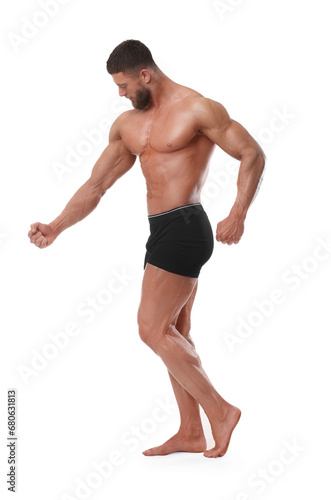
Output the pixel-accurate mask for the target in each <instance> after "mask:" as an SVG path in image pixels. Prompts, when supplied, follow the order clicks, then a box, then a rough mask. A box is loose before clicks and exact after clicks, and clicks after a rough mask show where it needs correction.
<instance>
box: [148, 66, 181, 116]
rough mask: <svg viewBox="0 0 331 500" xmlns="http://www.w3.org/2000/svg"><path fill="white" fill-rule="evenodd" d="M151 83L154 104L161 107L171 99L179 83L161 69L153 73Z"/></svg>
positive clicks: (157, 107)
mask: <svg viewBox="0 0 331 500" xmlns="http://www.w3.org/2000/svg"><path fill="white" fill-rule="evenodd" d="M153 77H154V78H153V83H152V85H151V93H152V106H153V107H155V108H156V109H159V108H160V107H161V106H162V105H163V104H165V103H166V102H168V101H169V99H171V97H172V96H173V92H174V89H175V87H176V86H177V84H176V83H175V82H173V81H172V80H170V78H168V77H167V76H166V75H165V74H164V73H162V71H161V70H159V69H158V70H157V71H156V72H155V73H154V75H153Z"/></svg>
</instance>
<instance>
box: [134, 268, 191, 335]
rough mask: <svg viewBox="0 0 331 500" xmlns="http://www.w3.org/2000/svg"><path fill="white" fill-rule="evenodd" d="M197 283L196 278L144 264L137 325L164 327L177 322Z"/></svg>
mask: <svg viewBox="0 0 331 500" xmlns="http://www.w3.org/2000/svg"><path fill="white" fill-rule="evenodd" d="M196 283H197V278H190V277H187V276H181V275H179V274H175V273H170V272H168V271H165V270H164V269H160V268H158V267H156V266H153V265H152V264H147V266H146V269H145V273H144V278H143V283H142V292H141V300H140V305H139V311H138V322H139V323H140V325H142V326H144V325H145V326H147V327H150V328H157V329H158V330H159V331H166V330H167V329H168V327H169V325H170V324H176V322H177V319H178V316H179V314H180V312H181V310H182V309H183V307H184V305H185V304H186V303H187V301H188V300H189V298H190V296H191V294H192V292H193V290H194V288H195V286H196Z"/></svg>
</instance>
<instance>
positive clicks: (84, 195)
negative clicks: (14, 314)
mask: <svg viewBox="0 0 331 500" xmlns="http://www.w3.org/2000/svg"><path fill="white" fill-rule="evenodd" d="M135 159H136V157H135V156H134V155H132V154H131V153H130V151H128V149H127V148H126V147H125V146H124V144H123V142H122V140H121V136H120V133H119V125H118V119H117V120H116V121H115V122H114V124H113V126H112V128H111V130H110V133H109V144H108V146H107V147H106V149H105V150H104V151H103V153H102V154H101V156H100V158H99V159H98V161H97V162H96V164H95V165H94V167H93V169H92V173H91V176H90V178H89V179H88V180H87V181H86V182H85V184H83V185H82V186H81V187H80V188H79V189H78V191H77V192H76V193H75V194H74V195H73V197H72V198H71V199H70V201H69V202H68V204H67V205H66V207H65V208H64V210H63V212H62V213H61V214H60V215H59V216H58V217H57V218H56V219H54V220H53V221H52V222H51V223H50V224H41V223H40V222H36V223H34V224H31V230H30V231H29V233H28V236H29V238H30V241H31V243H34V244H35V245H36V246H37V247H39V248H45V247H47V246H49V245H50V244H51V243H53V241H54V240H55V238H57V237H58V236H59V234H60V233H62V231H64V230H65V229H67V228H68V227H70V226H72V225H74V224H76V223H77V222H79V221H81V220H82V219H84V218H85V217H86V216H87V215H89V214H90V213H91V212H92V211H93V210H94V209H95V208H96V206H97V205H98V203H99V201H100V200H101V198H102V196H103V195H104V194H105V192H106V191H107V189H109V188H110V187H111V186H112V185H113V184H114V183H115V182H116V181H117V179H119V178H120V177H122V175H124V174H125V173H126V172H127V171H128V170H130V168H131V167H132V166H133V164H134V162H135Z"/></svg>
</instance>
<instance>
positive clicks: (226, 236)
mask: <svg viewBox="0 0 331 500" xmlns="http://www.w3.org/2000/svg"><path fill="white" fill-rule="evenodd" d="M244 220H245V219H244V218H243V217H240V216H238V215H232V214H231V213H230V215H229V216H228V217H226V219H224V220H222V221H221V222H219V223H218V224H217V229H216V240H217V241H221V242H222V243H227V244H228V245H232V243H235V244H236V243H239V240H240V238H241V237H242V235H243V232H244Z"/></svg>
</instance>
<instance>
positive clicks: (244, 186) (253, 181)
mask: <svg viewBox="0 0 331 500" xmlns="http://www.w3.org/2000/svg"><path fill="white" fill-rule="evenodd" d="M264 166H265V156H264V153H263V151H262V150H258V151H256V152H255V153H254V152H250V153H247V155H243V157H242V160H241V163H240V168H239V175H238V182H237V188H238V191H237V198H236V201H235V203H234V205H233V207H232V209H231V213H233V214H235V215H237V216H239V217H241V218H243V219H245V218H246V215H247V211H248V208H249V207H250V205H251V204H252V202H253V200H254V199H255V197H256V195H257V193H258V190H259V187H260V184H261V181H262V178H263V172H264Z"/></svg>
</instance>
